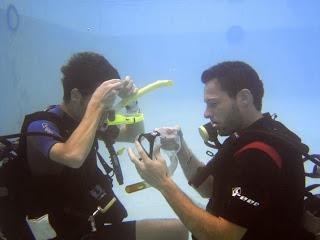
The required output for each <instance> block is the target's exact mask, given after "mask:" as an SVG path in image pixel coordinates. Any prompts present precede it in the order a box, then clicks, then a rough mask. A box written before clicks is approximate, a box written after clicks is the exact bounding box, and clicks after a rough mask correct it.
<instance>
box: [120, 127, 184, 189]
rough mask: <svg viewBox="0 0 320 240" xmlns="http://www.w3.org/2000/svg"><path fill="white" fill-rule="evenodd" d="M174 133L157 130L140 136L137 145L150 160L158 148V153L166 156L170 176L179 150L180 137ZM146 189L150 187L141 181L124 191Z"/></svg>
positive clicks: (175, 164)
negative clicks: (139, 145)
mask: <svg viewBox="0 0 320 240" xmlns="http://www.w3.org/2000/svg"><path fill="white" fill-rule="evenodd" d="M175 133H176V132H172V131H167V128H159V129H157V130H154V131H152V132H150V133H143V134H140V135H139V137H138V141H139V143H140V144H141V146H142V148H143V150H144V152H145V153H146V154H147V155H148V157H149V158H150V159H154V155H153V153H154V149H155V147H157V146H160V151H163V152H164V153H165V155H166V156H167V158H166V157H165V159H166V162H167V165H168V173H169V175H170V176H171V175H173V173H174V171H175V170H176V168H177V166H178V157H177V152H178V151H179V150H180V148H181V140H180V135H178V134H175ZM148 187H150V185H149V184H148V183H146V182H145V181H142V182H138V183H135V184H131V185H128V186H126V188H125V190H126V192H127V193H132V192H136V191H139V190H142V189H145V188H148Z"/></svg>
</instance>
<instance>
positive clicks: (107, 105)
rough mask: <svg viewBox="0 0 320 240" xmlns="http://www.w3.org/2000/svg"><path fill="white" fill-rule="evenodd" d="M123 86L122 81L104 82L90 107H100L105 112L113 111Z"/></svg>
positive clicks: (92, 98)
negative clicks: (112, 108)
mask: <svg viewBox="0 0 320 240" xmlns="http://www.w3.org/2000/svg"><path fill="white" fill-rule="evenodd" d="M123 84H124V83H123V81H121V80H120V79H111V80H107V81H104V82H103V83H102V84H101V85H100V86H99V87H98V88H97V89H96V90H95V91H94V93H93V94H92V97H91V99H90V102H89V104H88V107H98V108H101V109H103V110H108V109H111V107H112V105H113V103H114V101H115V98H116V96H117V94H118V92H119V89H120V88H122V87H123Z"/></svg>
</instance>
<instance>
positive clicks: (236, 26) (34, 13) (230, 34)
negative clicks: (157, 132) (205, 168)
mask: <svg viewBox="0 0 320 240" xmlns="http://www.w3.org/2000/svg"><path fill="white" fill-rule="evenodd" d="M9 6H13V7H14V8H15V9H16V11H13V10H12V7H9ZM8 9H11V10H8ZM319 12H320V2H319V1H317V0H309V1H305V0H268V1H266V0H263V1H254V0H211V1H209V0H202V1H194V0H193V1H192V0H184V1H182V0H176V1H169V0H162V1H151V0H150V1H148V0H131V1H130V0H127V1H121V0H117V1H115V0H113V1H111V0H95V1H93V0H91V1H84V0H82V1H78V0H68V1H61V2H60V4H58V3H57V1H18V0H11V1H9V0H2V1H0V73H1V76H0V81H1V87H0V110H1V111H0V119H1V125H0V134H1V135H3V134H9V133H13V132H17V131H18V130H19V128H20V124H21V122H22V119H23V115H24V114H26V113H29V112H32V111H36V110H39V109H43V108H45V107H46V106H47V105H49V104H55V103H59V102H60V101H61V97H62V88H61V86H60V77H61V74H60V72H59V69H60V67H61V66H62V65H63V64H64V63H65V62H66V61H67V59H68V58H69V57H70V55H71V54H73V53H75V52H78V51H87V50H89V51H96V52H99V53H101V54H103V55H104V56H106V57H107V58H108V59H109V60H110V61H111V62H112V63H113V64H114V65H115V66H116V68H117V69H118V70H119V72H120V73H121V75H122V76H125V75H131V76H132V77H133V78H134V79H135V83H136V85H137V86H138V87H142V86H144V85H146V84H147V83H150V82H152V81H154V80H157V79H172V80H173V81H174V86H173V87H170V88H163V89H160V90H158V91H157V92H153V93H150V94H149V95H148V96H145V97H143V98H142V99H141V100H140V105H141V109H142V111H143V112H144V114H145V125H146V130H147V131H150V130H152V129H153V128H155V127H160V126H164V125H166V126H171V125H175V124H180V125H181V127H182V129H183V132H184V136H185V138H186V141H187V142H188V144H189V145H190V146H191V148H192V150H193V152H194V153H195V154H196V155H197V156H198V157H199V158H200V159H203V161H204V162H206V161H207V160H208V159H209V158H208V157H207V156H206V155H205V151H206V150H207V148H206V147H205V146H204V144H203V143H202V141H201V139H200V136H199V135H198V131H197V128H198V126H199V125H200V124H202V123H205V119H204V118H203V111H204V103H203V97H202V94H203V84H202V83H201V81H200V75H201V73H202V71H203V70H204V69H206V68H207V67H210V66H211V65H213V64H216V63H218V62H221V61H224V60H243V61H246V62H248V63H249V64H251V65H252V66H253V67H254V68H255V69H256V70H257V72H258V73H259V75H260V77H261V79H262V80H263V81H264V86H265V97H264V102H263V111H268V112H271V113H277V115H278V116H279V118H278V119H279V120H281V121H282V122H284V123H285V124H286V125H287V126H288V127H289V128H291V129H293V130H294V131H295V132H296V133H298V134H299V135H300V136H301V137H302V138H303V140H304V142H305V143H306V144H308V145H309V146H310V149H311V152H313V153H320V137H319V126H318V123H319V118H320V113H319V110H320V109H319V104H320V94H319V88H320V81H319V80H320V72H319V69H320V61H319V56H320V48H319V42H320V15H319ZM122 146H126V147H127V146H128V144H117V148H120V147H122ZM121 161H122V162H121V163H122V166H123V167H122V168H123V172H124V174H125V179H124V180H125V185H127V184H131V183H133V182H136V181H139V180H140V178H139V176H138V175H137V173H136V171H135V169H134V167H133V165H132V164H131V162H130V161H129V159H128V157H127V156H126V154H124V155H123V156H122V157H121ZM311 168H312V164H306V169H307V170H308V171H310V170H311ZM174 179H175V181H176V182H177V183H178V184H179V186H180V187H181V188H182V189H183V190H184V191H185V192H186V193H187V194H188V195H189V196H190V197H191V198H192V199H193V200H194V201H195V202H197V203H199V204H200V205H204V204H205V203H206V201H204V200H203V199H201V198H200V196H199V195H197V193H195V192H194V191H193V190H192V189H191V188H190V187H189V186H188V185H187V182H186V180H185V178H184V176H183V174H182V172H181V169H180V168H178V170H177V171H176V172H175V175H174ZM310 183H312V181H309V180H308V181H307V184H310ZM115 189H116V191H117V193H118V195H119V197H120V198H121V199H122V201H123V202H124V204H125V205H126V207H127V208H128V210H129V219H143V218H152V217H175V214H174V212H173V211H172V210H171V209H170V207H169V206H168V204H167V203H166V202H165V200H164V199H163V197H162V196H161V195H160V194H159V193H158V192H157V191H156V190H154V189H147V190H144V191H141V192H138V193H134V194H131V195H128V194H126V193H125V192H124V187H123V186H116V187H115Z"/></svg>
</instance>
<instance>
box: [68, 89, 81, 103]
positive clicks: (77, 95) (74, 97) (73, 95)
mask: <svg viewBox="0 0 320 240" xmlns="http://www.w3.org/2000/svg"><path fill="white" fill-rule="evenodd" d="M82 98H83V97H82V94H81V92H80V91H79V89H78V88H73V89H72V90H71V92H70V100H71V101H72V102H80V101H81V100H82Z"/></svg>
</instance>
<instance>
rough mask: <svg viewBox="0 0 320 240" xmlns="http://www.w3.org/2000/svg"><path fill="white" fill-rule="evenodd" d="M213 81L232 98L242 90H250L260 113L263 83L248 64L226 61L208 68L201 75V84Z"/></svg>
mask: <svg viewBox="0 0 320 240" xmlns="http://www.w3.org/2000/svg"><path fill="white" fill-rule="evenodd" d="M213 79H216V80H217V81H218V82H219V83H220V86H221V89H222V90H224V91H226V92H227V93H228V95H229V96H230V97H232V98H234V97H235V96H236V95H237V93H238V92H239V91H240V90H242V89H245V88H246V89H248V90H250V92H251V94H252V96H253V102H254V105H255V107H256V109H257V110H259V111H261V108H262V97H263V94H264V89H263V83H262V81H261V80H260V78H259V76H258V74H257V72H256V71H255V70H254V69H253V68H252V67H251V66H250V65H249V64H247V63H245V62H241V61H226V62H222V63H219V64H217V65H214V66H212V67H210V68H209V69H207V70H205V71H204V72H203V73H202V75H201V81H202V82H203V83H206V82H208V81H210V80H213Z"/></svg>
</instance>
